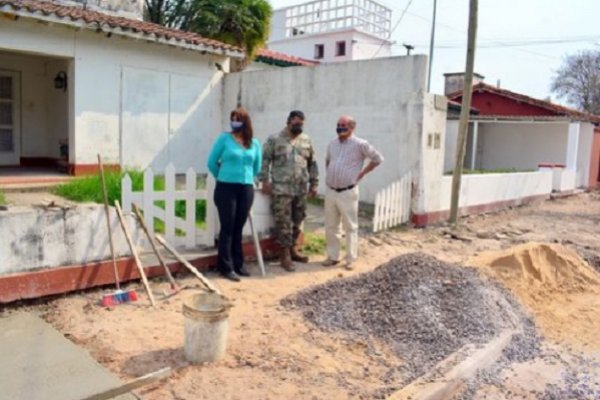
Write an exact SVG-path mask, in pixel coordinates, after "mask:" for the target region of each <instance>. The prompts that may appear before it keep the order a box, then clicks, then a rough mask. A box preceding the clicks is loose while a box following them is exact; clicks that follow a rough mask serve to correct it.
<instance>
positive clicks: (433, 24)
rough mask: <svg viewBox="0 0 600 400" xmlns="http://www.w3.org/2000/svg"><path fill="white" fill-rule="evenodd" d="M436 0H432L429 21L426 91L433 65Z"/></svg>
mask: <svg viewBox="0 0 600 400" xmlns="http://www.w3.org/2000/svg"><path fill="white" fill-rule="evenodd" d="M436 10H437V0H433V19H432V22H431V40H430V42H429V71H428V72H427V92H430V89H431V66H432V65H433V43H434V42H435V16H436V15H437V12H436Z"/></svg>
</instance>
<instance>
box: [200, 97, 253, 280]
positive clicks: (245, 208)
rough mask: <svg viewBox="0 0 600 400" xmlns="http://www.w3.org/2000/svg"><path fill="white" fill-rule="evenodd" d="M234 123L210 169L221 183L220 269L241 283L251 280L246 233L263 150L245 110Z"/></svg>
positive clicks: (218, 145)
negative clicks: (244, 245)
mask: <svg viewBox="0 0 600 400" xmlns="http://www.w3.org/2000/svg"><path fill="white" fill-rule="evenodd" d="M230 120H231V132H223V133H222V134H221V135H220V136H219V137H218V138H217V140H216V142H215V143H214V144H213V147H212V149H211V151H210V155H209V156H208V169H209V171H210V173H211V174H212V175H213V176H214V177H215V179H216V180H217V185H216V187H215V193H214V201H215V205H216V206H217V210H218V211H219V222H220V223H221V230H220V232H219V245H218V250H219V253H218V256H217V267H218V268H219V272H220V273H221V275H223V276H224V277H225V278H227V279H230V280H232V281H236V282H238V281H239V280H240V275H241V276H250V274H249V273H248V271H247V270H246V268H244V253H243V252H242V229H243V228H244V224H245V223H246V219H247V218H248V213H249V212H250V208H251V207H252V201H253V200H254V179H255V178H256V176H257V175H258V173H259V172H260V169H261V163H262V150H261V147H260V143H259V142H258V140H257V139H254V138H253V132H252V121H251V120H250V116H249V115H248V112H247V111H246V110H245V109H244V108H242V107H239V108H237V109H235V110H233V111H232V112H231V114H230Z"/></svg>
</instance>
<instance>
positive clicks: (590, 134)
mask: <svg viewBox="0 0 600 400" xmlns="http://www.w3.org/2000/svg"><path fill="white" fill-rule="evenodd" d="M579 124H580V128H579V147H578V148H577V174H576V176H577V186H578V187H584V186H588V183H589V179H590V163H591V162H592V151H591V149H592V144H593V141H594V126H593V125H592V124H590V123H588V122H579Z"/></svg>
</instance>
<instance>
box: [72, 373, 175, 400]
mask: <svg viewBox="0 0 600 400" xmlns="http://www.w3.org/2000/svg"><path fill="white" fill-rule="evenodd" d="M169 375H171V368H170V367H167V368H163V369H159V370H158V371H154V372H151V373H149V374H146V375H144V376H140V377H139V378H136V379H134V380H132V381H129V382H127V383H125V384H123V385H121V386H118V387H116V388H112V389H109V390H105V391H104V392H100V393H96V394H94V395H92V396H88V397H86V398H84V399H82V400H109V399H112V398H115V397H117V396H120V395H122V394H126V393H129V392H131V391H132V390H135V389H138V388H141V387H142V386H146V385H148V384H150V383H154V382H156V381H158V380H160V379H163V378H166V377H167V376H169Z"/></svg>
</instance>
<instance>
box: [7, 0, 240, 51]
mask: <svg viewBox="0 0 600 400" xmlns="http://www.w3.org/2000/svg"><path fill="white" fill-rule="evenodd" d="M0 13H1V14H3V15H4V16H11V15H12V16H15V17H23V18H31V19H36V20H40V21H46V22H51V23H55V24H62V25H67V26H74V27H77V28H81V29H89V30H94V31H97V32H106V33H107V34H108V33H111V34H114V35H121V36H127V37H132V38H135V39H143V40H146V41H149V42H154V43H160V44H165V45H171V46H177V47H183V48H187V49H190V50H196V51H202V52H207V53H212V54H220V55H225V56H229V57H234V58H243V57H244V51H243V50H242V49H240V48H239V47H236V46H232V45H230V44H226V43H223V42H220V41H218V40H213V39H208V38H205V37H202V36H200V35H198V34H197V33H192V32H185V31H181V30H177V29H171V28H167V27H164V26H162V25H158V24H154V23H151V22H145V21H139V20H136V19H131V18H125V17H119V16H114V15H109V14H104V13H101V12H98V11H93V10H84V9H83V8H82V7H77V6H68V5H63V4H59V3H53V2H49V1H36V0H0Z"/></svg>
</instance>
